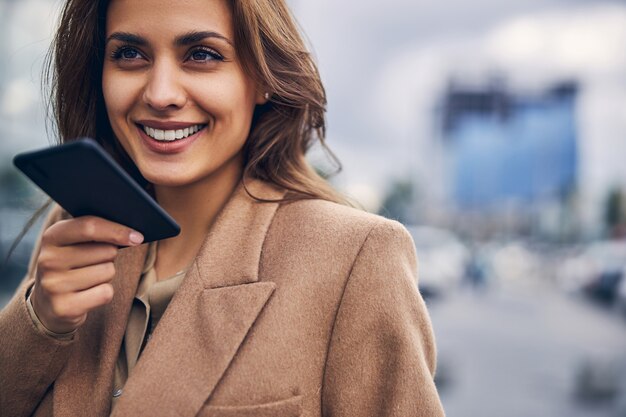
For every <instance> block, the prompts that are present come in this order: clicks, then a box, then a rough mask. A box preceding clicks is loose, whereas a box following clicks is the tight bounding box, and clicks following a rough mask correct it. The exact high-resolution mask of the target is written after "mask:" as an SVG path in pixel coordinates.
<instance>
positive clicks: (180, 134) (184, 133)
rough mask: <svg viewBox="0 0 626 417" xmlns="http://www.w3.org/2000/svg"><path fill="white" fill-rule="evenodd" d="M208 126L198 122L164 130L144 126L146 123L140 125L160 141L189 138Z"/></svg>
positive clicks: (146, 132)
mask: <svg viewBox="0 0 626 417" xmlns="http://www.w3.org/2000/svg"><path fill="white" fill-rule="evenodd" d="M206 126H207V125H206V124H197V125H192V126H189V127H186V128H184V129H175V130H162V129H155V128H152V127H148V126H144V125H139V127H141V129H142V130H143V131H144V132H145V134H146V135H148V136H150V137H151V138H152V139H154V140H158V141H160V142H172V141H175V140H180V139H185V138H188V137H189V136H191V135H193V134H194V133H196V132H199V131H200V130H202V129H204V128H205V127H206Z"/></svg>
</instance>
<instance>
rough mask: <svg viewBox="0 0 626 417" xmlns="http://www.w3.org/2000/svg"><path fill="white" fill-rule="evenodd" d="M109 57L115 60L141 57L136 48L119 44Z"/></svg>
mask: <svg viewBox="0 0 626 417" xmlns="http://www.w3.org/2000/svg"><path fill="white" fill-rule="evenodd" d="M111 57H112V58H113V59H114V60H116V61H117V60H127V61H130V60H134V59H139V58H143V57H142V55H141V54H140V53H139V51H138V50H137V49H135V48H133V47H130V46H121V47H119V48H117V49H116V50H114V51H113V53H112V54H111Z"/></svg>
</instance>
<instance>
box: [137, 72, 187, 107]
mask: <svg viewBox="0 0 626 417" xmlns="http://www.w3.org/2000/svg"><path fill="white" fill-rule="evenodd" d="M179 75H180V74H178V71H177V67H176V65H174V64H172V63H168V62H157V63H155V64H154V66H153V67H152V69H151V70H150V73H149V76H148V77H149V78H148V81H147V83H146V86H145V88H144V92H143V100H144V102H145V103H146V104H148V106H150V107H151V108H153V109H154V110H157V111H165V110H173V109H177V108H182V107H183V106H184V105H185V103H186V102H187V93H186V91H185V89H184V88H183V86H182V84H181V80H180V77H179Z"/></svg>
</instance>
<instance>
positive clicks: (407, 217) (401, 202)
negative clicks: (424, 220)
mask: <svg viewBox="0 0 626 417" xmlns="http://www.w3.org/2000/svg"><path fill="white" fill-rule="evenodd" d="M416 195H417V192H416V187H415V184H414V183H413V181H411V180H410V179H400V180H394V181H393V182H391V185H390V187H389V189H388V190H387V194H386V196H385V198H384V200H383V204H382V206H381V209H380V210H379V212H378V214H380V215H382V216H385V217H389V218H391V219H395V220H398V221H399V222H401V223H404V224H413V223H416V221H417V210H416V205H415V200H416Z"/></svg>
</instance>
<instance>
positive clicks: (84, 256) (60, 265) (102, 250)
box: [39, 242, 118, 271]
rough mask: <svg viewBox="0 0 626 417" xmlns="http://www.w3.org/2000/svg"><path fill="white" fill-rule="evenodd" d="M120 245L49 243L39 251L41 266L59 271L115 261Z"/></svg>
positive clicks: (44, 268)
mask: <svg viewBox="0 0 626 417" xmlns="http://www.w3.org/2000/svg"><path fill="white" fill-rule="evenodd" d="M117 253H118V247H117V246H115V245H111V244H109V243H96V242H90V243H81V244H77V245H71V246H54V245H47V246H43V247H42V248H41V252H40V253H39V268H40V269H42V270H48V271H58V270H67V269H75V268H82V267H85V266H89V265H95V264H99V263H105V262H113V261H114V260H115V258H116V257H117Z"/></svg>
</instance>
